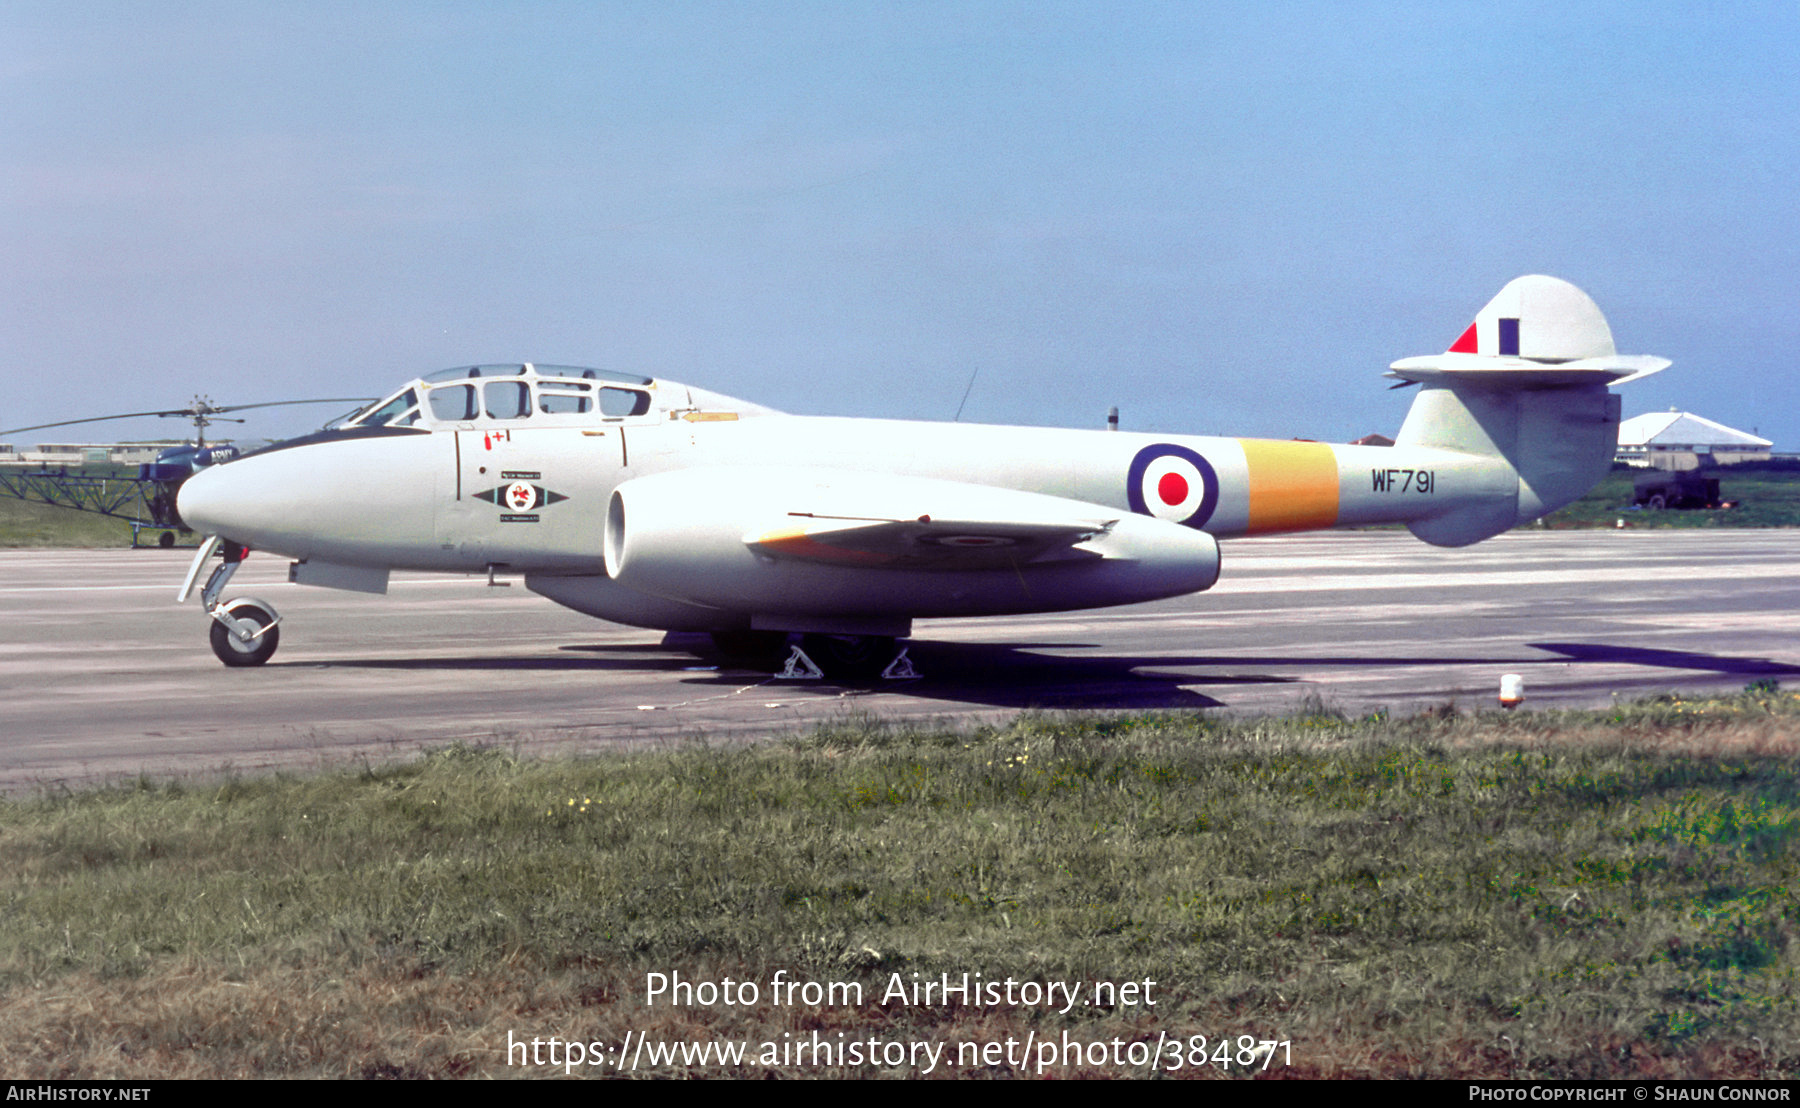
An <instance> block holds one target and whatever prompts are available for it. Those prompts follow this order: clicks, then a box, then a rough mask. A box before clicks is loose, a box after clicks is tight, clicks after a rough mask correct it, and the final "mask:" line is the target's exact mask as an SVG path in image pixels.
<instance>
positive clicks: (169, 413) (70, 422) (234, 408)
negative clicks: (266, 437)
mask: <svg viewBox="0 0 1800 1108" xmlns="http://www.w3.org/2000/svg"><path fill="white" fill-rule="evenodd" d="M368 403H371V400H370V399H368V398H366V397H326V398H323V399H319V400H271V401H268V402H266V403H262V404H230V405H226V406H225V407H218V408H215V407H213V406H212V404H211V403H210V402H208V401H199V400H197V401H195V402H194V403H193V404H191V405H189V406H188V407H186V408H169V409H165V410H163V411H160V412H121V413H119V414H118V415H104V416H89V417H87V418H86V419H64V420H58V421H57V422H55V423H34V424H32V425H31V426H29V427H9V428H7V429H5V430H0V435H16V434H18V433H20V432H21V431H42V430H44V429H45V428H49V427H73V426H74V425H75V424H78V423H104V422H106V421H107V420H110V419H143V418H147V417H151V416H156V417H161V418H171V417H177V416H179V417H181V418H184V419H195V418H198V417H201V416H211V415H213V414H214V413H216V412H241V411H243V410H245V409H247V408H278V407H283V406H285V405H289V404H368ZM230 422H233V423H242V422H244V421H243V420H241V419H238V420H231V421H230Z"/></svg>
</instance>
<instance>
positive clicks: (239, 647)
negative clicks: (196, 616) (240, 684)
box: [178, 535, 281, 669]
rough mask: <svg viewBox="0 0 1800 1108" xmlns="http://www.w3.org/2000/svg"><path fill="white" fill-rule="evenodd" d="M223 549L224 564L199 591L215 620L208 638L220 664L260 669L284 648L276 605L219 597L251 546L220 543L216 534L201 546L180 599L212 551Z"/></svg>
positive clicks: (197, 576)
mask: <svg viewBox="0 0 1800 1108" xmlns="http://www.w3.org/2000/svg"><path fill="white" fill-rule="evenodd" d="M221 548H222V549H223V552H224V555H225V561H224V562H223V564H221V565H220V566H219V567H218V568H217V569H215V570H213V571H212V575H211V576H210V577H208V578H207V579H206V587H205V588H203V589H201V590H200V599H201V602H202V603H204V604H205V605H206V614H207V615H208V616H211V617H212V627H211V628H210V631H209V635H210V638H211V640H212V649H213V653H214V654H215V655H217V656H218V658H219V661H221V662H224V663H225V664H226V665H228V666H231V667H232V668H234V669H236V668H240V667H243V666H260V665H262V664H263V663H264V662H266V661H268V660H269V659H270V658H271V657H272V656H273V655H274V653H275V648H276V647H278V646H280V645H281V628H280V626H279V624H280V623H281V617H280V616H279V615H277V614H276V612H275V606H274V605H273V604H270V603H269V602H268V601H266V600H258V599H256V598H255V597H249V596H240V597H236V598H234V599H231V600H227V601H224V602H222V603H221V602H220V600H219V594H220V593H222V592H224V591H225V585H226V583H227V582H229V581H230V580H231V575H232V574H234V573H236V572H237V568H238V566H240V565H243V564H244V556H245V555H247V554H249V553H250V551H249V548H248V547H245V546H242V545H240V544H238V543H234V542H229V541H224V540H221V539H220V538H219V537H218V536H216V535H213V536H208V537H207V539H206V541H205V542H203V543H201V544H200V552H199V553H198V554H196V555H195V556H194V564H193V565H192V566H191V567H189V569H188V576H187V581H186V583H185V584H183V585H182V586H181V592H180V593H179V594H178V599H180V600H186V599H187V597H188V595H189V593H191V592H192V591H193V587H194V582H195V581H196V580H197V579H198V578H199V576H200V571H201V570H202V569H204V568H205V567H206V563H207V561H208V560H209V559H210V558H211V557H212V556H213V552H214V551H217V550H220V549H221Z"/></svg>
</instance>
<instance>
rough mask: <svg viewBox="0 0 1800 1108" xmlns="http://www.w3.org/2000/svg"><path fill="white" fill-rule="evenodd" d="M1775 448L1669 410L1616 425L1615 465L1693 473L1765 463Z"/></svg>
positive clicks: (1707, 420)
mask: <svg viewBox="0 0 1800 1108" xmlns="http://www.w3.org/2000/svg"><path fill="white" fill-rule="evenodd" d="M1774 445H1775V444H1774V443H1772V442H1770V441H1769V440H1768V439H1764V438H1758V437H1757V436H1755V435H1752V434H1749V433H1748V432H1745V431H1739V430H1737V429H1736V428H1733V427H1727V426H1725V425H1724V424H1723V423H1714V422H1713V421H1712V420H1710V419H1706V418H1703V417H1701V416H1697V415H1694V414H1693V413H1692V412H1683V411H1678V410H1676V409H1673V408H1671V409H1670V410H1669V411H1666V412H1648V413H1646V414H1644V415H1640V416H1632V417H1631V418H1630V419H1627V420H1624V421H1623V422H1621V423H1620V424H1619V452H1618V453H1617V454H1616V455H1614V459H1615V460H1616V461H1620V462H1624V463H1626V464H1627V465H1634V466H1645V467H1651V468H1655V469H1695V468H1697V467H1699V466H1703V465H1733V464H1735V463H1737V462H1758V461H1767V460H1768V457H1769V450H1770V448H1772V447H1773V446H1774Z"/></svg>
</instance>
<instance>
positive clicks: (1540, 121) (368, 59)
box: [0, 0, 1800, 450]
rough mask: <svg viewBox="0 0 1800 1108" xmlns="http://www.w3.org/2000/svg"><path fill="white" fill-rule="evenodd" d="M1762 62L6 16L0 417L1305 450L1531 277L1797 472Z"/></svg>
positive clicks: (1637, 38) (1055, 31) (667, 20)
mask: <svg viewBox="0 0 1800 1108" xmlns="http://www.w3.org/2000/svg"><path fill="white" fill-rule="evenodd" d="M1796 43H1800V6H1797V5H1795V4H1793V3H1791V2H1786V3H1780V4H1758V3H1729V4H1723V3H1721V4H1701V3H1694V2H1692V0H1688V2H1684V3H1659V2H1646V3H1633V4H1626V3H1618V4H1591V3H1582V2H1579V0H1572V2H1571V0H1564V2H1557V3H1510V4H1455V3H1422V4H1416V5H1414V4H1396V3H1385V4H1366V5H1365V4H1357V3H1352V2H1333V3H1305V2H1301V3H1285V4H1283V3H1276V4H1268V3H1258V4H1249V3H1245V4H1231V3H1217V4H1215V3H1117V2H1114V3H1106V4H1098V3H1094V4H1058V3H1048V2H1043V0H1036V2H1030V3H1016V4H1015V3H961V4H951V3H908V2H904V0H893V2H888V3H872V4H866V3H857V2H853V0H833V2H819V3H806V2H784V3H753V2H746V0H739V2H729V3H681V2H673V0H654V2H643V3H639V2H614V3H607V2H586V3H566V4H564V3H548V2H542V3H495V2H493V0H483V2H479V3H415V2H395V3H356V4H342V5H339V4H330V3H314V2H308V3H302V4H294V3H252V2H236V3H217V4H206V3H181V4H159V3H154V2H151V3H144V2H134V3H116V4H112V3H82V2H75V3H71V2H67V0H64V2H59V3H35V2H29V0H23V2H22V0H6V2H5V3H0V97H3V98H4V102H5V103H6V104H7V105H8V109H7V111H6V112H5V113H3V114H0V251H3V255H4V257H5V259H6V261H7V264H6V265H5V267H4V270H3V271H0V288H3V289H4V295H3V297H0V356H4V360H5V365H6V368H5V370H4V371H0V372H3V374H4V376H3V377H0V380H4V388H3V389H0V427H11V426H17V425H21V424H26V423H38V422H45V421H49V420H54V419H71V418H76V417H79V416H84V415H92V414H103V413H105V412H109V411H131V410H139V409H145V408H158V407H164V406H173V405H178V404H181V403H184V402H185V401H186V400H187V399H188V398H189V397H191V396H192V395H194V394H195V393H206V394H208V395H210V396H211V397H212V399H213V400H214V401H216V402H218V403H249V402H254V401H260V400H275V399H289V398H295V397H303V396H311V395H324V396H358V395H375V394H378V393H384V392H387V391H389V390H391V389H392V388H393V387H394V386H396V385H397V384H399V383H400V382H401V381H402V380H404V379H406V378H408V377H411V376H415V375H417V374H420V373H424V372H427V371H430V370H433V369H437V368H442V367H445V366H450V365H456V364H466V363H470V362H478V361H518V360H537V361H545V362H562V363H574V364H585V365H599V366H606V367H611V368H617V369H628V370H636V371H641V372H645V373H651V374H657V375H663V376H668V377H674V378H677V379H680V380H683V381H688V382H691V383H694V384H698V385H703V386H706V387H709V388H713V389H716V390H718V391H721V392H726V393H730V394H734V395H739V396H743V397H746V398H749V399H753V400H757V401H759V402H762V403H766V404H769V405H771V406H774V407H777V408H783V409H786V410H790V411H796V412H812V413H828V414H845V415H884V416H897V417H903V418H920V419H948V418H950V417H951V416H952V415H953V414H954V413H955V411H956V408H957V404H958V402H959V401H960V399H961V398H962V395H963V391H964V389H965V387H966V386H967V385H968V384H969V381H970V378H971V375H974V387H973V389H972V390H971V392H970V395H969V399H968V404H967V408H966V410H965V412H964V416H963V418H964V419H965V420H969V421H988V422H1003V423H1039V424H1050V425H1060V426H1099V425H1100V424H1101V422H1102V420H1103V419H1104V415H1105V411H1106V408H1107V407H1108V406H1109V405H1114V404H1116V405H1118V406H1119V407H1120V408H1121V409H1122V412H1123V424H1124V426H1125V427H1127V428H1128V429H1144V430H1158V431H1191V432H1195V433H1224V434H1246V435H1250V434H1255V435H1270V436H1279V437H1286V436H1292V435H1298V436H1305V437H1316V438H1323V439H1338V440H1343V439H1348V438H1352V437H1355V436H1357V435H1360V434H1364V433H1366V432H1369V431H1384V432H1388V433H1392V432H1393V431H1394V430H1395V429H1396V428H1397V426H1398V424H1399V420H1400V417H1401V415H1402V413H1403V411H1404V408H1405V405H1406V402H1407V399H1408V398H1409V397H1410V395H1411V394H1410V393H1406V392H1400V393H1389V392H1387V391H1386V389H1385V385H1386V384H1387V383H1388V382H1385V381H1384V380H1382V378H1381V377H1380V373H1381V372H1382V371H1383V370H1384V369H1385V368H1386V366H1387V364H1388V363H1389V362H1391V361H1393V360H1394V359H1396V358H1401V357H1406V356H1409V355H1414V354H1424V353H1430V352H1434V351H1438V350H1442V349H1444V348H1445V347H1446V346H1447V345H1448V344H1449V343H1450V342H1451V341H1452V340H1454V339H1455V338H1456V336H1457V335H1458V334H1459V333H1460V332H1461V331H1462V329H1463V327H1464V326H1466V325H1467V323H1468V321H1469V320H1470V319H1471V318H1472V317H1473V316H1474V313H1475V312H1476V310H1477V309H1478V308H1480V307H1481V305H1482V304H1484V303H1485V302H1486V301H1487V299H1488V298H1489V297H1490V296H1492V295H1493V293H1494V292H1496V291H1497V290H1498V289H1499V288H1500V286H1501V285H1502V284H1504V283H1505V282H1506V281H1507V280H1509V279H1510V278H1512V277H1514V276H1517V275H1519V274H1522V273H1534V272H1536V273H1549V274H1552V275H1555V276H1559V277H1563V278H1565V279H1568V280H1570V281H1573V282H1574V283H1576V284H1577V285H1580V286H1581V287H1583V288H1584V289H1586V290H1587V291H1588V292H1589V293H1590V294H1591V295H1592V296H1593V297H1594V299H1595V300H1596V301H1597V302H1598V303H1599V304H1600V306H1601V308H1602V310H1603V311H1605V312H1606V314H1607V317H1608V319H1609V321H1610V322H1611V324H1612V327H1613V333H1614V336H1615V338H1616V340H1617V342H1618V346H1619V348H1620V350H1621V352H1624V353H1633V354H1659V355H1662V356H1664V357H1668V358H1671V359H1673V360H1674V362H1675V365H1674V367H1673V368H1671V369H1669V370H1667V371H1665V372H1664V373H1663V374H1662V375H1660V376H1658V377H1655V378H1652V379H1650V380H1647V381H1644V382H1641V383H1639V384H1636V385H1633V386H1629V387H1628V388H1627V389H1626V390H1625V391H1626V398H1625V412H1626V414H1627V415H1631V414H1635V413H1638V412H1642V411H1648V410H1657V409H1662V408H1667V407H1669V406H1671V405H1677V406H1681V407H1683V408H1687V409H1689V410H1692V411H1695V412H1697V413H1699V414H1701V415H1705V416H1707V417H1709V418H1712V419H1716V420H1719V421H1722V422H1724V423H1727V424H1730V425H1733V426H1737V427H1741V428H1744V429H1746V430H1748V429H1752V428H1755V429H1758V430H1759V431H1760V433H1761V434H1763V435H1764V436H1766V437H1769V438H1772V439H1775V440H1776V443H1777V449H1786V450H1800V373H1797V372H1796V366H1795V354H1794V352H1795V350H1796V349H1797V348H1800V310H1797V309H1800V303H1797V301H1800V295H1797V290H1800V280H1797V278H1800V234H1797V233H1796V232H1797V231H1800V203H1797V198H1800V139H1797V137H1796V136H1797V135H1800V55H1797V54H1796V51H1795V44H1796ZM329 414H332V413H331V412H330V411H329V410H320V411H316V412H315V411H314V410H313V409H305V410H302V411H301V412H300V413H299V414H296V410H294V409H281V410H278V414H265V415H263V416H262V417H260V418H258V419H257V420H256V421H255V422H254V423H251V424H248V425H246V428H245V429H244V430H243V431H242V432H240V433H242V434H245V435H249V436H259V435H279V434H287V433H293V432H297V431H301V430H305V429H306V428H307V427H308V426H309V425H311V424H312V423H316V422H317V421H318V420H319V419H323V418H325V417H326V416H327V415H329ZM314 416H316V417H317V418H316V419H314V418H313V417H314ZM174 431H175V425H173V424H171V423H168V422H163V423H157V422H155V421H150V422H149V423H147V424H140V425H136V426H131V425H124V426H113V427H109V426H108V425H101V426H100V427H98V428H95V429H93V432H92V436H91V437H94V438H108V437H112V436H113V435H115V434H116V435H118V436H128V435H150V434H157V433H174ZM83 434H84V435H85V434H86V432H83ZM35 437H36V436H21V438H28V439H35Z"/></svg>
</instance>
